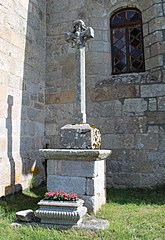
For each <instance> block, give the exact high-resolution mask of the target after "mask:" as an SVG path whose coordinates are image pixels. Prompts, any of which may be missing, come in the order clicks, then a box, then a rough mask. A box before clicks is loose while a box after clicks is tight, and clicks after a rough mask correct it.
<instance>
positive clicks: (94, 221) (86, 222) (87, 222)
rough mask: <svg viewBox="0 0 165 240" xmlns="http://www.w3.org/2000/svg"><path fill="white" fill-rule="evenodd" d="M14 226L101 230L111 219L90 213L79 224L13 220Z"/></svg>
mask: <svg viewBox="0 0 165 240" xmlns="http://www.w3.org/2000/svg"><path fill="white" fill-rule="evenodd" d="M11 225H12V227H14V228H19V227H23V226H25V225H26V226H29V227H42V228H50V229H52V228H54V229H70V228H74V229H84V230H92V231H99V230H104V229H106V228H108V227H109V221H108V220H105V219H99V218H95V217H91V216H90V215H86V216H85V217H84V218H83V220H82V222H81V223H80V224H79V225H78V226H66V225H55V224H43V223H40V222H31V223H27V222H19V221H17V222H13V223H12V224H11Z"/></svg>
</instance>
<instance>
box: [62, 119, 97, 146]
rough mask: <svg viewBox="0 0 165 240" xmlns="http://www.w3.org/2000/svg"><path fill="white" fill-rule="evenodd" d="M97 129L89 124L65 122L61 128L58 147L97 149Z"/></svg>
mask: <svg viewBox="0 0 165 240" xmlns="http://www.w3.org/2000/svg"><path fill="white" fill-rule="evenodd" d="M100 146H101V134H100V131H99V129H97V128H96V127H93V126H92V125H91V126H90V125H89V124H75V125H74V124H73V125H72V124H67V125H65V126H64V127H62V128H61V136H60V147H61V148H64V149H65V148H72V149H99V148H100Z"/></svg>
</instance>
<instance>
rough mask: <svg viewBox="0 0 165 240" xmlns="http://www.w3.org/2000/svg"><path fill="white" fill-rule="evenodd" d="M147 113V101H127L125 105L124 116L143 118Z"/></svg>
mask: <svg viewBox="0 0 165 240" xmlns="http://www.w3.org/2000/svg"><path fill="white" fill-rule="evenodd" d="M145 111H147V101H145V100H144V99H140V98H137V99H126V100H125V101H124V105H123V114H124V115H129V116H136V115H138V116H141V115H144V112H145Z"/></svg>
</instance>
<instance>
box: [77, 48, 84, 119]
mask: <svg viewBox="0 0 165 240" xmlns="http://www.w3.org/2000/svg"><path fill="white" fill-rule="evenodd" d="M76 78H77V79H76V80H77V101H76V104H77V109H76V111H77V116H76V121H77V122H78V123H86V93H85V47H79V48H76Z"/></svg>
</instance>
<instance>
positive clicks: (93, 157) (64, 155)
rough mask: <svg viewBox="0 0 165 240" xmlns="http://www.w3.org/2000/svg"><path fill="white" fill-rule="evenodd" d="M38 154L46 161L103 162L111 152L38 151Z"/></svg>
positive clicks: (85, 150) (84, 150)
mask: <svg viewBox="0 0 165 240" xmlns="http://www.w3.org/2000/svg"><path fill="white" fill-rule="evenodd" d="M39 152H40V154H41V155H42V156H43V157H44V158H45V159H47V160H49V159H53V160H74V161H79V160H81V161H82V160H83V161H98V160H105V159H106V158H107V157H108V156H109V155H110V154H111V150H96V149H40V150H39Z"/></svg>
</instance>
